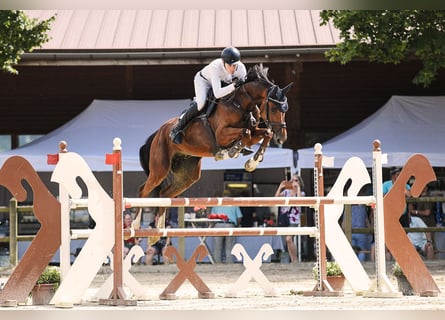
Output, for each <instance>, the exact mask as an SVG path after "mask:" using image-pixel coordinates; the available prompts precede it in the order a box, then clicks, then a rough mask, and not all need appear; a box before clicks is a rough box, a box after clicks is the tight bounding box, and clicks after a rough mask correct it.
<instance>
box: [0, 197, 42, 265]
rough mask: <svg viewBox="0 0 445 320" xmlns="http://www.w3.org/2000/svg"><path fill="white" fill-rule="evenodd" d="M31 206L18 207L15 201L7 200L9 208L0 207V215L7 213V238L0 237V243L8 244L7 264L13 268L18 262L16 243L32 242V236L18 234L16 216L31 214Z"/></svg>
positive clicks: (13, 199)
mask: <svg viewBox="0 0 445 320" xmlns="http://www.w3.org/2000/svg"><path fill="white" fill-rule="evenodd" d="M33 209H34V208H33V206H29V205H28V206H18V205H17V200H16V199H15V198H12V199H11V200H9V207H0V213H9V236H7V237H1V238H0V242H9V263H10V264H11V265H13V266H15V265H17V261H18V241H32V240H33V239H34V235H19V234H18V214H19V213H29V212H33Z"/></svg>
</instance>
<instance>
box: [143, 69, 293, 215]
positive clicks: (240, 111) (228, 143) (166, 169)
mask: <svg viewBox="0 0 445 320" xmlns="http://www.w3.org/2000/svg"><path fill="white" fill-rule="evenodd" d="M291 85H292V83H289V84H288V85H287V86H285V87H284V88H280V87H279V86H278V85H276V84H274V83H273V82H272V81H271V80H269V79H268V68H266V67H263V65H261V64H260V65H255V66H253V67H252V68H250V69H249V71H248V72H247V75H246V80H245V82H244V84H242V85H241V86H240V87H238V88H237V89H235V91H234V92H232V93H231V94H229V95H227V96H226V97H223V98H220V99H218V100H216V101H214V100H212V101H211V102H210V103H209V104H208V105H207V107H206V111H205V112H203V113H201V114H200V115H199V116H198V117H196V118H195V119H194V120H193V121H191V123H190V124H189V125H188V126H187V127H186V128H185V129H184V133H185V135H184V137H183V140H182V143H181V144H174V143H173V142H172V140H171V138H170V136H169V134H170V130H171V129H172V128H173V127H174V126H175V124H176V123H177V121H178V117H175V118H172V119H169V120H167V121H166V122H165V123H164V124H162V125H161V127H160V128H159V129H158V130H157V131H156V132H154V133H153V134H152V135H151V136H149V137H148V139H147V140H146V142H145V144H143V145H142V146H141V147H140V149H139V160H140V164H141V167H142V168H143V170H144V171H145V173H146V174H147V180H146V181H145V183H144V184H143V185H142V186H141V187H140V190H139V197H141V198H144V197H166V198H174V197H176V196H178V195H180V194H181V193H182V192H184V191H185V190H187V189H188V188H189V187H190V186H191V185H192V184H194V183H195V182H196V181H198V180H199V179H200V176H201V159H202V158H203V157H215V159H216V160H223V159H227V158H234V157H238V156H239V154H240V152H241V151H242V149H243V148H244V147H245V146H247V147H250V146H252V145H254V144H256V143H258V142H260V141H261V140H263V141H262V143H261V145H260V147H259V149H258V150H257V151H256V152H255V154H254V155H253V157H252V158H250V159H249V160H248V161H247V162H246V164H245V169H246V170H247V171H249V172H251V171H254V170H255V169H256V167H257V165H258V163H259V162H261V161H262V160H263V155H264V152H265V150H266V148H267V147H268V146H269V142H270V141H271V139H272V138H274V140H275V141H276V142H277V143H279V144H283V143H284V142H285V141H286V140H287V130H286V121H285V114H286V112H287V110H288V104H287V97H286V93H287V91H288V90H289V88H290V87H291ZM164 212H165V208H159V213H158V214H159V215H160V216H162V215H163V214H164ZM139 213H140V212H139ZM139 213H138V214H137V217H136V219H137V218H138V219H140V214H139ZM159 220H162V219H159ZM164 221H165V217H164ZM161 223H162V222H161ZM164 223H165V222H164Z"/></svg>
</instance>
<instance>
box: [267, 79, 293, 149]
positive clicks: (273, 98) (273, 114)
mask: <svg viewBox="0 0 445 320" xmlns="http://www.w3.org/2000/svg"><path fill="white" fill-rule="evenodd" d="M291 86H292V83H289V84H288V85H287V86H286V87H284V88H280V87H279V86H277V85H272V86H270V87H269V88H268V89H267V95H266V97H265V99H264V100H263V102H262V104H261V106H260V116H261V120H262V123H263V124H264V125H265V126H266V127H267V128H269V129H271V130H272V131H273V133H274V140H275V142H276V143H278V144H283V143H285V142H286V140H287V130H286V112H287V110H288V109H289V106H288V104H287V97H286V93H287V91H288V90H289V89H290V87H291Z"/></svg>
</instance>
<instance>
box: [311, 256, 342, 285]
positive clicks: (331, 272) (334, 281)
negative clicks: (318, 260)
mask: <svg viewBox="0 0 445 320" xmlns="http://www.w3.org/2000/svg"><path fill="white" fill-rule="evenodd" d="M312 274H313V275H314V279H315V280H318V266H317V264H315V266H314V268H313V269H312ZM326 280H327V281H328V282H329V284H330V285H331V287H332V289H334V290H335V291H342V290H343V287H344V284H345V275H344V274H343V271H341V268H340V265H339V264H338V263H337V262H335V261H327V262H326Z"/></svg>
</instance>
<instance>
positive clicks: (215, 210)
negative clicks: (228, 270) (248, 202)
mask: <svg viewBox="0 0 445 320" xmlns="http://www.w3.org/2000/svg"><path fill="white" fill-rule="evenodd" d="M230 195H231V193H230V191H228V190H224V192H223V197H228V196H230ZM211 213H212V214H219V215H226V216H227V221H224V222H217V223H215V228H236V227H238V226H240V223H241V219H242V217H243V214H242V212H241V209H240V208H239V207H238V206H231V207H227V206H215V207H212V209H211ZM213 244H214V245H213V247H214V250H213V251H214V253H213V258H214V260H215V263H221V262H223V261H224V258H225V262H226V263H233V257H232V248H233V245H234V244H235V237H233V236H225V237H213ZM223 248H224V250H223Z"/></svg>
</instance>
